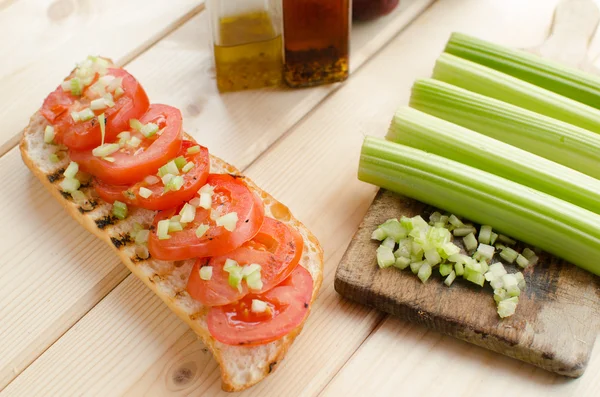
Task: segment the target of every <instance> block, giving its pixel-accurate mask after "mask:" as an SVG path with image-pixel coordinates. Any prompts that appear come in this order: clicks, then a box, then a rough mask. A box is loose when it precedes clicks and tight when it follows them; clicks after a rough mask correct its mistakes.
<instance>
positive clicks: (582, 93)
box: [359, 33, 600, 317]
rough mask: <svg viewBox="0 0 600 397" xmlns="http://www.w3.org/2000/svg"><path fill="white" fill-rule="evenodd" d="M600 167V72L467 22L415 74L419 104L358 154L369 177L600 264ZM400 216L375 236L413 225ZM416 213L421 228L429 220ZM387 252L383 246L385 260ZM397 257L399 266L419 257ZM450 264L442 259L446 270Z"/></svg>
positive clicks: (594, 269) (588, 265) (362, 174)
mask: <svg viewBox="0 0 600 397" xmlns="http://www.w3.org/2000/svg"><path fill="white" fill-rule="evenodd" d="M597 178H600V78H599V77H596V76H594V75H590V74H587V73H584V72H582V71H580V70H577V69H573V68H569V67H566V66H564V65H561V64H558V63H555V62H552V61H549V60H546V59H543V58H541V57H538V56H536V55H533V54H529V53H526V52H522V51H518V50H514V49H510V48H505V47H503V46H500V45H496V44H492V43H489V42H486V41H483V40H479V39H476V38H473V37H470V36H467V35H464V34H458V33H454V34H453V35H452V36H451V38H450V40H449V41H448V44H447V46H446V48H445V52H444V53H443V54H442V55H441V56H440V57H439V58H438V60H437V62H436V65H435V68H434V71H433V78H431V79H421V80H418V81H416V82H415V84H414V86H413V88H412V96H411V99H410V107H406V108H402V109H400V110H398V111H397V113H396V114H395V116H394V119H393V121H392V124H391V126H390V129H389V132H388V134H387V136H386V139H380V138H375V137H367V138H366V139H365V141H364V144H363V147H362V152H361V158H360V165H359V179H360V180H362V181H365V182H369V183H372V184H375V185H378V186H381V187H383V188H385V189H388V190H391V191H394V192H397V193H400V194H403V195H406V196H409V197H412V198H415V199H417V200H420V201H422V202H424V203H427V204H430V205H432V206H435V207H438V208H440V209H443V210H445V211H448V212H449V213H451V214H454V215H458V216H460V217H464V218H466V219H469V220H471V221H474V222H477V223H479V224H482V225H486V235H487V230H488V228H489V227H490V226H491V227H493V231H494V232H497V233H498V234H504V235H507V236H511V237H512V238H515V239H518V240H521V241H523V242H525V243H528V244H531V245H533V246H535V247H538V248H540V249H542V250H544V251H547V252H550V253H552V254H554V255H556V256H558V257H561V258H563V259H565V260H567V261H569V262H571V263H573V264H575V265H577V266H579V267H581V268H583V269H585V270H587V271H589V272H591V273H593V274H596V275H600V180H599V179H597ZM440 217H444V218H443V219H442V220H444V221H445V222H446V223H447V222H448V219H449V218H450V217H449V216H447V215H441V214H436V215H435V218H436V219H433V222H431V225H433V224H435V223H438V224H439V220H440ZM455 218H456V217H455ZM403 221H404V222H402V223H401V224H400V226H401V228H398V227H397V225H396V224H395V223H394V222H393V221H390V222H392V223H390V222H387V226H386V225H385V224H384V225H382V226H381V227H380V228H378V230H379V231H377V232H376V233H374V237H376V238H377V239H379V240H382V241H384V242H385V241H386V239H387V245H388V246H390V245H392V244H390V243H391V241H390V239H388V237H390V236H388V234H387V233H386V232H390V234H391V235H393V234H394V233H398V231H399V230H400V232H401V233H400V235H397V236H396V237H398V239H397V240H396V241H394V243H395V244H398V243H400V242H401V241H403V240H405V239H406V238H407V237H410V236H408V234H409V233H410V232H411V230H412V229H413V228H414V227H415V225H413V223H412V222H409V221H408V220H407V219H405V218H403ZM459 222H461V224H462V221H461V220H459ZM417 223H418V224H419V226H418V227H420V228H421V230H420V231H419V232H418V233H422V232H423V231H426V232H429V229H431V228H428V227H426V226H425V225H423V224H422V222H417ZM448 226H450V228H457V227H459V228H460V224H458V223H457V224H456V225H451V224H448ZM418 233H417V234H414V235H418ZM438 234H439V233H438ZM480 234H481V233H480ZM494 234H496V233H494ZM392 240H393V239H392ZM447 240H448V238H447V237H446V238H445V239H442V240H440V244H442V245H440V246H439V247H437V248H438V249H437V251H438V253H441V254H442V255H444V253H446V254H450V253H451V252H452V253H453V254H455V252H454V249H453V248H448V246H446V248H445V249H446V250H449V251H448V252H446V251H445V250H444V246H443V245H444V244H446V243H447ZM509 240H510V239H509ZM465 242H466V241H465ZM471 243H472V242H471ZM492 244H493V243H492ZM383 245H384V244H382V246H383ZM475 246H476V245H475ZM400 248H401V246H399V248H398V250H399V249H400ZM486 248H487V247H484V251H486ZM393 249H396V245H394V246H393ZM474 249H475V248H474ZM504 249H505V250H506V249H507V248H504ZM398 250H396V251H395V253H396V257H395V260H398V258H399V256H398ZM380 251H381V252H383V251H385V252H386V253H387V254H388V256H389V252H388V251H387V250H385V249H381V250H380ZM489 253H490V251H487V252H486V255H489ZM491 253H492V255H493V253H494V252H491ZM446 256H448V255H446ZM477 256H479V257H481V255H480V254H477V252H476V253H475V256H474V257H475V259H477ZM501 256H502V255H501ZM512 256H513V255H512V253H511V257H512ZM529 256H531V254H530V255H529ZM385 257H386V255H385V254H378V260H379V262H380V266H381V265H382V263H381V261H382V260H384V261H385ZM536 259H537V258H536ZM390 260H391V258H388V260H387V261H386V262H385V265H386V266H387V265H388V264H389V263H390ZM436 260H437V258H436ZM400 262H401V263H400V266H398V265H397V264H396V262H395V264H396V267H401V268H402V267H408V266H411V268H413V267H415V266H413V263H414V262H411V261H410V260H406V259H404V260H400ZM406 262H409V263H408V264H406ZM424 263H426V262H424ZM405 264H406V266H405ZM442 265H443V263H442ZM384 267H385V266H384ZM484 267H485V265H484ZM416 270H417V271H416V272H415V273H417V272H418V270H419V269H416ZM448 270H449V269H446V268H444V267H443V266H440V272H442V271H444V273H446V274H449V273H448ZM413 271H415V269H413ZM487 272H488V273H489V269H487ZM425 273H427V272H425ZM429 273H430V272H429ZM482 273H483V272H482ZM504 273H506V272H505V271H504V270H503V269H502V270H501V271H500V272H499V273H498V277H496V276H495V275H494V274H491V275H490V277H489V279H491V280H492V281H493V280H495V279H499V278H500V277H502V275H503V274H504ZM454 275H456V274H454ZM428 277H429V276H428V275H427V277H425V280H426V279H427V278H428ZM422 279H423V278H422ZM486 279H488V277H487V276H486ZM489 279H488V281H490V280H489ZM452 280H453V278H452ZM470 281H473V280H470ZM480 281H481V279H480V278H477V284H480V285H483V283H482V282H480ZM514 281H515V280H510V281H509V282H510V283H511V284H514ZM517 282H519V283H522V277H521V276H519V277H518V280H517ZM450 283H451V281H450ZM447 284H448V283H447ZM504 291H505V289H504ZM511 295H515V294H508V295H507V296H495V298H496V301H497V302H498V303H499V304H500V302H501V301H503V300H505V299H512V301H511V302H510V303H511V304H510V306H511V307H510V308H509V310H506V307H504V310H503V311H504V313H501V317H505V316H507V315H510V314H512V312H514V307H513V306H515V307H516V302H515V299H513V298H515V296H511ZM517 295H518V292H517ZM513 303H514V305H513ZM505 306H506V305H505ZM499 308H500V305H499ZM499 313H500V310H499ZM503 314H504V315H503Z"/></svg>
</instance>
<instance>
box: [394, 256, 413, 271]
mask: <svg viewBox="0 0 600 397" xmlns="http://www.w3.org/2000/svg"><path fill="white" fill-rule="evenodd" d="M409 265H410V258H406V257H404V256H400V257H397V258H396V262H394V267H397V268H398V269H401V270H404V269H406V268H407V267H408V266H409Z"/></svg>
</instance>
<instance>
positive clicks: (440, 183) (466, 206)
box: [358, 137, 600, 275]
mask: <svg viewBox="0 0 600 397" xmlns="http://www.w3.org/2000/svg"><path fill="white" fill-rule="evenodd" d="M358 177H359V179H360V180H362V181H365V182H369V183H372V184H375V185H378V186H381V187H383V188H385V189H388V190H392V191H394V192H397V193H400V194H404V195H406V196H409V197H413V198H415V199H417V200H420V201H423V202H425V203H427V204H430V205H433V206H436V207H439V208H442V209H444V210H446V211H449V212H452V213H454V214H457V215H460V216H464V217H465V218H467V219H470V220H472V221H475V222H478V223H480V224H486V225H492V226H493V227H494V230H498V231H500V232H501V233H504V234H508V235H510V236H513V237H515V238H517V239H520V240H522V241H524V242H526V243H529V244H532V245H535V246H537V247H539V248H541V249H543V250H546V251H548V252H551V253H553V254H555V255H557V256H559V257H561V258H564V259H566V260H568V261H570V262H572V263H573V264H575V265H577V266H579V267H581V268H583V269H586V270H588V271H590V272H592V273H594V274H596V275H600V261H599V260H598V258H600V216H599V215H597V214H595V213H593V212H590V211H588V210H586V209H583V208H580V207H577V206H575V205H573V204H571V203H568V202H566V201H563V200H560V199H557V198H556V197H552V196H550V195H548V194H545V193H542V192H539V191H537V190H534V189H531V188H528V187H525V186H523V185H520V184H518V183H516V182H512V181H509V180H507V179H504V178H502V177H499V176H497V175H493V174H490V173H488V172H485V171H481V170H479V169H476V168H473V167H470V166H468V165H464V164H461V163H458V162H456V161H453V160H449V159H446V158H443V157H440V156H437V155H435V154H431V153H427V152H424V151H422V150H418V149H414V148H411V147H408V146H404V145H400V144H397V143H394V142H389V141H386V140H384V139H380V138H373V137H367V138H366V139H365V141H364V144H363V147H362V151H361V157H360V164H359V170H358Z"/></svg>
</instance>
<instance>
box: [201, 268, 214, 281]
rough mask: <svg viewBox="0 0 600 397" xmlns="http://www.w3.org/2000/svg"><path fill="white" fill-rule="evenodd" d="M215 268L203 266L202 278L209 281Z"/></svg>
mask: <svg viewBox="0 0 600 397" xmlns="http://www.w3.org/2000/svg"><path fill="white" fill-rule="evenodd" d="M212 274H213V268H212V266H202V267H201V268H200V278H201V279H202V280H204V281H209V280H210V279H211V278H212Z"/></svg>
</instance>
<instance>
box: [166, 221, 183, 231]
mask: <svg viewBox="0 0 600 397" xmlns="http://www.w3.org/2000/svg"><path fill="white" fill-rule="evenodd" d="M182 230H183V225H182V224H181V222H179V221H174V220H173V219H171V221H169V233H172V232H180V231H182Z"/></svg>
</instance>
